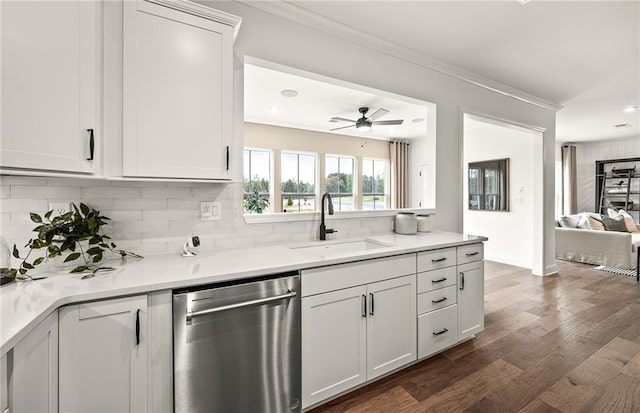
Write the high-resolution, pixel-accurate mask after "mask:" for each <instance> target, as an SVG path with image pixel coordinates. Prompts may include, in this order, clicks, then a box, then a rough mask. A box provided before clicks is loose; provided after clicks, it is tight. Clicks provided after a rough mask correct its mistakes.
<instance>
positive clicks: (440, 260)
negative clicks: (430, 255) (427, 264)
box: [431, 257, 447, 262]
mask: <svg viewBox="0 0 640 413" xmlns="http://www.w3.org/2000/svg"><path fill="white" fill-rule="evenodd" d="M446 260H447V257H442V258H438V259H437V260H431V262H444V261H446Z"/></svg>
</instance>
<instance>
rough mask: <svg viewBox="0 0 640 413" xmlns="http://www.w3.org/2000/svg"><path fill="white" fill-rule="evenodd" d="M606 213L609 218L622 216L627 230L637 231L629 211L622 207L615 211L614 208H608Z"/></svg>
mask: <svg viewBox="0 0 640 413" xmlns="http://www.w3.org/2000/svg"><path fill="white" fill-rule="evenodd" d="M607 214H609V216H610V217H611V218H617V217H623V218H624V223H625V225H626V226H627V232H638V227H637V226H636V224H635V222H634V221H633V217H632V216H631V215H629V213H628V212H627V211H625V210H624V209H619V210H617V211H616V210H615V209H611V208H608V209H607Z"/></svg>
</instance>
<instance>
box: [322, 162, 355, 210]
mask: <svg viewBox="0 0 640 413" xmlns="http://www.w3.org/2000/svg"><path fill="white" fill-rule="evenodd" d="M354 165H355V161H354V159H353V158H350V157H344V156H334V155H327V156H326V157H325V166H324V167H325V172H326V177H325V190H326V191H327V192H328V193H329V194H330V195H331V198H332V201H333V207H334V208H335V209H337V210H338V211H353V169H354Z"/></svg>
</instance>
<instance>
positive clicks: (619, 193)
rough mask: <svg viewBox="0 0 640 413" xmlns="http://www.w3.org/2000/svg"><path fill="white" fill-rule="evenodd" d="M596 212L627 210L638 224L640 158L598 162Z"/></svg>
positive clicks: (639, 212) (639, 208)
mask: <svg viewBox="0 0 640 413" xmlns="http://www.w3.org/2000/svg"><path fill="white" fill-rule="evenodd" d="M595 195H596V196H595V199H596V205H595V211H597V212H598V213H600V214H606V213H607V208H613V209H615V210H619V209H625V210H626V211H627V212H629V214H630V215H631V216H633V218H634V220H635V221H636V222H638V221H639V219H638V218H639V217H640V158H625V159H609V160H605V161H596V194H595Z"/></svg>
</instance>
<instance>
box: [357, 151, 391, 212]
mask: <svg viewBox="0 0 640 413" xmlns="http://www.w3.org/2000/svg"><path fill="white" fill-rule="evenodd" d="M387 171H388V163H387V161H383V160H378V159H363V161H362V209H385V208H386V207H387V199H386V193H385V190H386V188H387V176H388V173H387Z"/></svg>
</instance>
